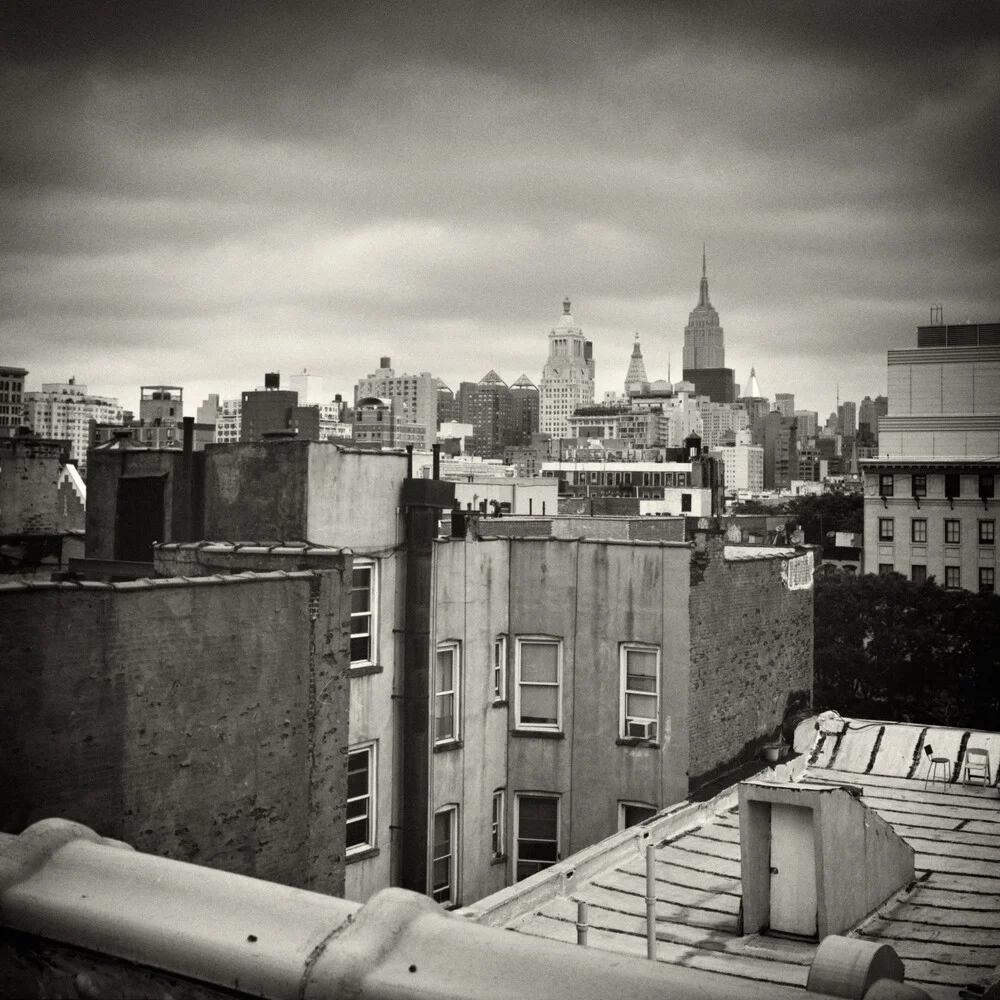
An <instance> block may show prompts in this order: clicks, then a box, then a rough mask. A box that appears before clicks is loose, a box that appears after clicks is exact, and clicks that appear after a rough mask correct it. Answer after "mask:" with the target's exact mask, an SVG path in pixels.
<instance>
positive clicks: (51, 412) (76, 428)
mask: <svg viewBox="0 0 1000 1000" xmlns="http://www.w3.org/2000/svg"><path fill="white" fill-rule="evenodd" d="M24 411H25V422H26V423H27V425H28V426H29V427H30V428H31V429H32V430H33V431H34V432H35V434H38V435H39V436H40V437H49V438H68V439H69V440H70V441H71V442H72V445H71V447H70V458H71V459H73V460H74V461H75V462H77V463H78V464H79V466H80V468H81V469H83V468H86V465H87V446H88V445H89V444H90V422H91V421H92V420H93V421H94V422H95V423H99V424H117V425H120V424H121V423H122V420H123V419H124V415H125V414H124V411H123V410H122V408H121V406H120V405H119V404H118V400H117V399H111V398H109V397H107V396H91V395H88V393H87V387H86V386H85V385H77V383H76V379H75V378H71V379H70V380H69V381H68V382H46V383H43V384H42V391H41V392H26V393H24Z"/></svg>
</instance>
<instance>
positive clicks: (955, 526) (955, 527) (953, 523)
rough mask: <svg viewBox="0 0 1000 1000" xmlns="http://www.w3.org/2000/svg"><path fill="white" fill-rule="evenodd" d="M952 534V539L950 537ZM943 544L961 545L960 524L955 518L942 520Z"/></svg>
mask: <svg viewBox="0 0 1000 1000" xmlns="http://www.w3.org/2000/svg"><path fill="white" fill-rule="evenodd" d="M952 534H954V536H955V537H954V538H951V537H949V536H951V535H952ZM944 544H945V545H961V544H962V522H961V521H960V520H958V518H955V517H946V518H945V519H944Z"/></svg>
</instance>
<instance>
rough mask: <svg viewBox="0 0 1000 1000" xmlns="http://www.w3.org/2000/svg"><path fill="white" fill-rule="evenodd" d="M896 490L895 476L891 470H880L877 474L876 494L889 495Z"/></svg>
mask: <svg viewBox="0 0 1000 1000" xmlns="http://www.w3.org/2000/svg"><path fill="white" fill-rule="evenodd" d="M895 491H896V476H895V473H892V472H880V473H879V475H878V495H879V496H880V497H891V496H893V495H894V494H895Z"/></svg>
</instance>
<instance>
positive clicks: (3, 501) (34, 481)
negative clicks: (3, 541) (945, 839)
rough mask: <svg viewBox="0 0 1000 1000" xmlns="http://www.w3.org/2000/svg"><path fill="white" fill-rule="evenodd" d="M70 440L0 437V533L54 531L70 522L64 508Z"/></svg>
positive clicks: (15, 533)
mask: <svg viewBox="0 0 1000 1000" xmlns="http://www.w3.org/2000/svg"><path fill="white" fill-rule="evenodd" d="M68 450H69V447H68V442H55V441H40V440H38V439H32V438H5V439H2V440H0V535H21V534H24V535H54V534H58V533H59V532H61V531H63V530H64V529H65V528H71V527H73V528H76V527H82V525H81V524H79V523H72V524H70V523H67V521H66V518H65V517H64V516H63V513H62V510H61V503H60V499H59V481H60V478H61V476H62V463H61V461H60V459H61V457H62V456H63V455H64V453H65V452H67V451H68Z"/></svg>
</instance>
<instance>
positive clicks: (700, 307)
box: [684, 247, 735, 403]
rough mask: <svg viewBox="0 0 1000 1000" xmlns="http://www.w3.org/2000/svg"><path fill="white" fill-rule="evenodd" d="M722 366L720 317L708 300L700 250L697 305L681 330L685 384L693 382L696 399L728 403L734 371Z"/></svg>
mask: <svg viewBox="0 0 1000 1000" xmlns="http://www.w3.org/2000/svg"><path fill="white" fill-rule="evenodd" d="M725 365H726V346H725V341H724V339H723V332H722V327H721V326H720V325H719V314H718V313H717V312H716V311H715V307H714V306H713V305H712V301H711V299H709V297H708V265H707V262H706V257H705V249H704V247H702V251H701V288H700V289H699V292H698V304H697V305H696V306H695V307H694V309H692V310H691V315H690V316H689V317H688V324H687V326H686V327H684V381H685V382H693V383H694V386H695V392H696V393H697V395H699V396H708V397H709V398H710V399H711V400H712V401H713V402H716V403H731V402H732V401H733V397H734V395H735V384H734V379H733V371H732V369H731V368H726V367H725Z"/></svg>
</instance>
